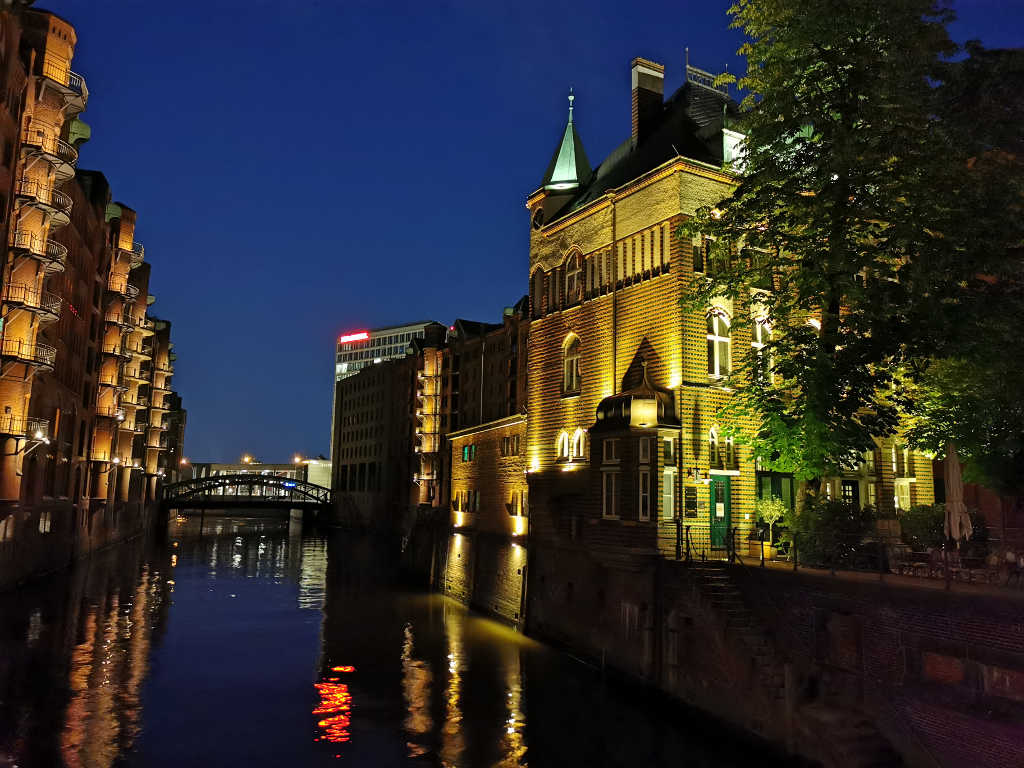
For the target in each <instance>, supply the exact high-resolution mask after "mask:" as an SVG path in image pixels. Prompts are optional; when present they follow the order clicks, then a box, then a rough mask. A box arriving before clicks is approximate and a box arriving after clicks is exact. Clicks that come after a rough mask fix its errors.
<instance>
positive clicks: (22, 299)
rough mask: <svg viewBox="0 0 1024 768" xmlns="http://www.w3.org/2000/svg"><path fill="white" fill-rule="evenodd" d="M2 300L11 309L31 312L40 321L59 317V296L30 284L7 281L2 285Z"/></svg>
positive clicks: (49, 320)
mask: <svg viewBox="0 0 1024 768" xmlns="http://www.w3.org/2000/svg"><path fill="white" fill-rule="evenodd" d="M3 301H4V303H5V304H7V305H8V306H9V307H11V308H13V309H24V310H25V311H26V312H31V313H33V314H34V315H36V316H37V317H38V318H39V322H40V323H53V322H56V321H57V320H59V319H60V307H61V298H60V296H57V295H55V294H53V293H50V292H49V291H41V290H39V289H38V288H36V287H35V286H32V285H27V284H25V283H9V284H8V285H7V286H6V287H4V291H3Z"/></svg>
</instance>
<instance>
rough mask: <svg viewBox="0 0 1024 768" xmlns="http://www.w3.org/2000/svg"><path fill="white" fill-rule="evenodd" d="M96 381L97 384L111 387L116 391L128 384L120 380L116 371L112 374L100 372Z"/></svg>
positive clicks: (124, 388)
mask: <svg viewBox="0 0 1024 768" xmlns="http://www.w3.org/2000/svg"><path fill="white" fill-rule="evenodd" d="M96 383H97V384H99V385H100V386H101V387H109V388H111V389H116V390H118V391H124V390H127V389H128V385H127V384H125V383H124V382H123V381H121V377H120V375H118V374H116V373H115V374H114V375H113V376H111V375H109V374H106V375H104V374H102V373H101V374H100V377H99V379H97V382H96Z"/></svg>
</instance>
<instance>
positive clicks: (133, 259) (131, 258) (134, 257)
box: [117, 243, 146, 269]
mask: <svg viewBox="0 0 1024 768" xmlns="http://www.w3.org/2000/svg"><path fill="white" fill-rule="evenodd" d="M117 250H118V253H119V255H120V256H121V257H123V258H126V259H128V263H129V265H130V268H131V269H135V267H137V266H139V265H140V264H141V263H142V262H143V261H145V259H146V249H145V248H143V247H142V243H132V247H131V248H118V249H117Z"/></svg>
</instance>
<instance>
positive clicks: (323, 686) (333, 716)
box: [313, 667, 355, 757]
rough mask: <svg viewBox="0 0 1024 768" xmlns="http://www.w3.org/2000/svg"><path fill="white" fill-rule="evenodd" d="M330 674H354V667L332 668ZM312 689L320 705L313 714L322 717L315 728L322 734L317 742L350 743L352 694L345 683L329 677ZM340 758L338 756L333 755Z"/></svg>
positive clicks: (315, 684) (314, 685)
mask: <svg viewBox="0 0 1024 768" xmlns="http://www.w3.org/2000/svg"><path fill="white" fill-rule="evenodd" d="M331 671H332V672H354V671H355V667H332V668H331ZM313 687H314V688H316V692H317V693H318V694H320V704H319V705H318V706H317V707H316V709H314V710H313V714H314V715H316V716H318V717H322V716H325V715H326V717H323V718H322V719H321V720H319V721H317V726H318V727H319V728H320V729H321V731H322V733H321V735H320V737H319V738H318V739H317V741H327V742H330V743H331V744H343V743H345V742H347V741H350V740H351V738H352V734H351V732H350V731H349V726H350V725H351V724H352V694H351V693H350V692H349V690H348V685H347V684H346V683H342V682H340V678H337V677H329V678H326V679H325V680H321V681H320V682H319V683H314V684H313ZM335 757H340V755H335Z"/></svg>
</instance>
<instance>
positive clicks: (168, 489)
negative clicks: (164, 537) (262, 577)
mask: <svg viewBox="0 0 1024 768" xmlns="http://www.w3.org/2000/svg"><path fill="white" fill-rule="evenodd" d="M160 501H161V504H162V505H163V507H164V508H165V509H268V508H276V509H281V510H284V511H287V510H290V509H321V510H324V511H326V510H327V509H329V508H330V506H331V489H330V488H324V487H323V486H322V485H315V484H313V483H307V482H305V481H303V480H293V479H291V478H288V477H281V476H279V475H257V474H243V475H214V476H212V477H199V478H196V479H194V480H183V481H182V482H180V483H171V484H170V485H165V486H164V487H163V490H162V491H161V497H160Z"/></svg>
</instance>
